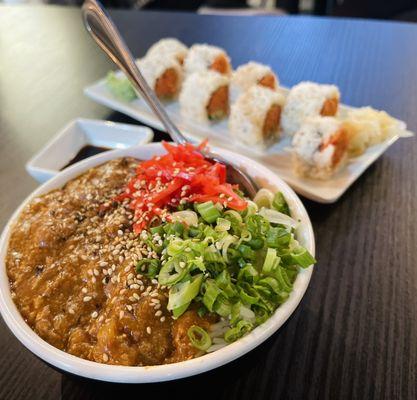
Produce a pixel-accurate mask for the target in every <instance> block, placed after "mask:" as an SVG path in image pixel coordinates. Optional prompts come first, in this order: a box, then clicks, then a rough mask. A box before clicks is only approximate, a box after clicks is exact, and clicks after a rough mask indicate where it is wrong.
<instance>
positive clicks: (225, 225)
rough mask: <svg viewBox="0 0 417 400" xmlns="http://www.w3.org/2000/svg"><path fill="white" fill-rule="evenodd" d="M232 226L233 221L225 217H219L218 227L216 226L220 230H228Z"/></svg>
mask: <svg viewBox="0 0 417 400" xmlns="http://www.w3.org/2000/svg"><path fill="white" fill-rule="evenodd" d="M231 226H232V224H231V222H230V221H229V220H227V219H225V218H217V223H216V227H215V228H214V229H215V230H216V231H218V232H226V231H228V230H229V229H230V227H231Z"/></svg>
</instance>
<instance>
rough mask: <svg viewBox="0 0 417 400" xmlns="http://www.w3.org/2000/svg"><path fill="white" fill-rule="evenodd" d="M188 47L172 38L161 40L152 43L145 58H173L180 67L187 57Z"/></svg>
mask: <svg viewBox="0 0 417 400" xmlns="http://www.w3.org/2000/svg"><path fill="white" fill-rule="evenodd" d="M187 52H188V47H187V46H186V45H185V44H183V43H181V42H180V41H179V40H177V39H174V38H165V39H161V40H159V41H158V42H156V43H154V44H153V45H152V46H151V47H150V48H149V50H148V52H147V53H146V57H153V56H162V57H173V58H175V59H176V60H177V61H178V62H179V63H180V64H181V65H182V64H183V62H184V59H185V57H186V56H187Z"/></svg>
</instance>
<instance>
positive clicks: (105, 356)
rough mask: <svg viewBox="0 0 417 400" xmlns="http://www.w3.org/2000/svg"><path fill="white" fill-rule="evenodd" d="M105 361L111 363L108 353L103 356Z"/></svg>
mask: <svg viewBox="0 0 417 400" xmlns="http://www.w3.org/2000/svg"><path fill="white" fill-rule="evenodd" d="M103 361H104V362H107V361H109V356H108V355H107V354H106V353H104V354H103Z"/></svg>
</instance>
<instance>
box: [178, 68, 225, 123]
mask: <svg viewBox="0 0 417 400" xmlns="http://www.w3.org/2000/svg"><path fill="white" fill-rule="evenodd" d="M179 101H180V107H181V115H182V116H183V117H184V118H186V119H189V120H193V121H196V122H203V123H207V122H209V121H213V120H219V119H222V118H224V117H226V116H227V115H228V113H229V79H228V78H227V77H226V76H224V75H222V74H219V73H217V72H214V71H210V70H207V71H202V72H198V73H194V74H192V75H190V76H188V77H187V79H186V80H185V82H184V85H183V88H182V90H181V94H180V97H179Z"/></svg>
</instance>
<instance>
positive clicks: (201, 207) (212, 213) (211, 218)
mask: <svg viewBox="0 0 417 400" xmlns="http://www.w3.org/2000/svg"><path fill="white" fill-rule="evenodd" d="M196 209H197V211H198V213H199V214H200V215H201V217H202V218H203V219H204V221H206V222H208V223H209V224H211V223H213V222H215V221H216V220H217V218H219V217H220V215H221V214H220V211H219V210H218V209H217V208H216V207H215V206H214V204H213V202H212V201H207V202H206V203H201V204H197V205H196Z"/></svg>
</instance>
